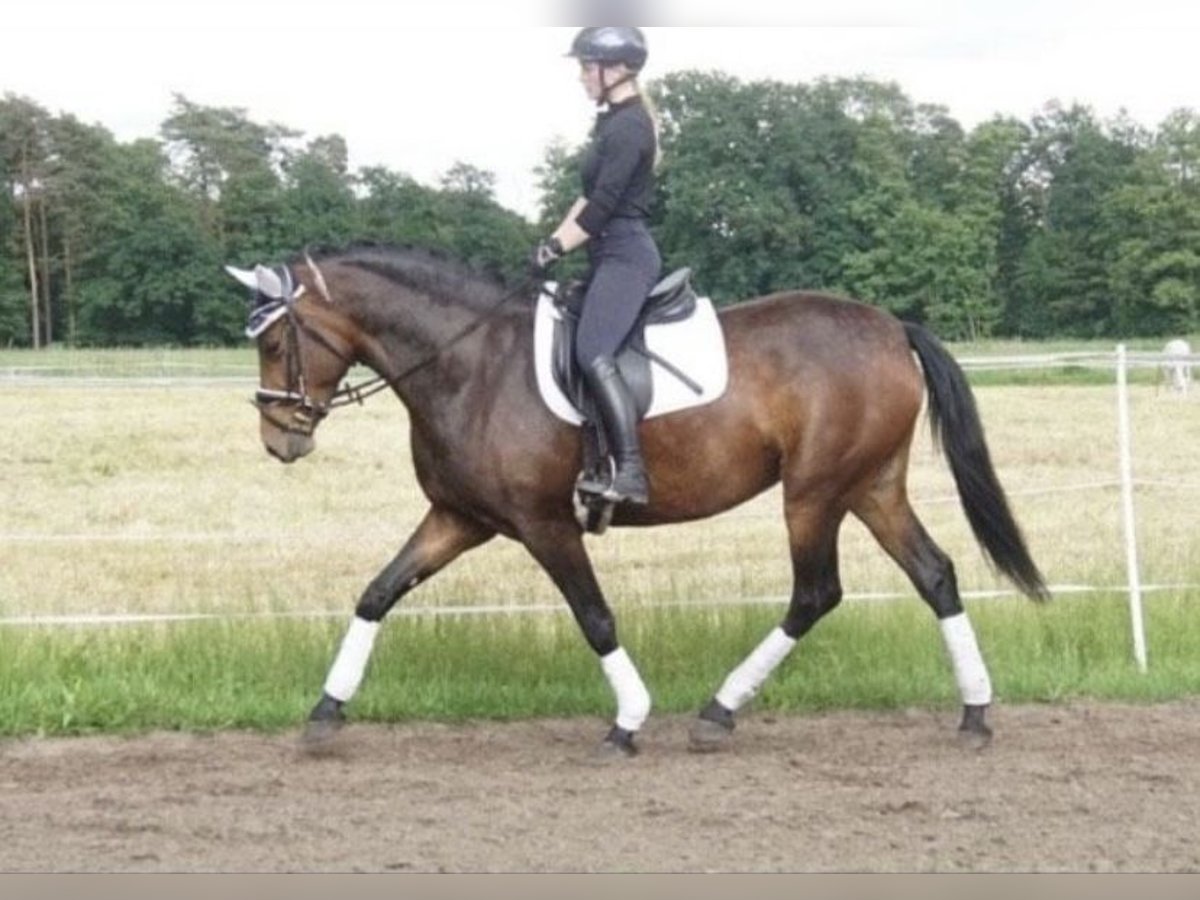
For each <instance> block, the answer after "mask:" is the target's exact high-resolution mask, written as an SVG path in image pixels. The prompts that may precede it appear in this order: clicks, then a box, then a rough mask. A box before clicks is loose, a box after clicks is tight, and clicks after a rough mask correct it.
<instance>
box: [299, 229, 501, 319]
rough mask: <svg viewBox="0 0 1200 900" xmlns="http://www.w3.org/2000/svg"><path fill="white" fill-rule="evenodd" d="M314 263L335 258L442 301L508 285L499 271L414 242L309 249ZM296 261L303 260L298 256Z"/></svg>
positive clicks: (488, 293) (488, 294)
mask: <svg viewBox="0 0 1200 900" xmlns="http://www.w3.org/2000/svg"><path fill="white" fill-rule="evenodd" d="M308 254H309V256H310V257H311V258H312V260H313V262H315V263H318V264H319V263H321V262H323V261H336V262H338V263H340V264H342V265H349V266H354V267H356V268H359V269H363V270H364V271H367V272H372V273H374V274H376V275H378V276H380V277H382V278H385V279H387V280H388V281H391V282H394V283H395V284H398V285H400V286H402V287H405V288H408V289H409V290H413V291H418V292H420V293H422V294H426V295H428V296H430V297H432V298H434V299H435V300H437V301H439V302H445V303H452V304H455V305H457V304H460V303H462V302H463V301H464V300H465V301H467V302H468V303H470V302H472V301H476V302H487V301H491V300H494V299H495V298H496V297H497V296H498V295H499V294H501V293H502V292H503V291H505V290H506V289H507V288H508V284H507V282H506V281H505V279H504V277H503V275H501V274H500V272H499V270H497V269H494V268H490V267H489V268H488V269H486V270H482V271H481V270H480V269H478V268H476V267H475V266H473V265H471V264H470V263H467V262H464V261H463V260H461V259H458V258H456V257H454V256H453V255H452V254H450V253H447V252H446V251H444V250H438V249H433V248H431V247H422V246H415V245H395V244H382V243H373V242H363V241H360V242H355V243H353V244H350V245H348V246H345V247H318V248H315V249H314V248H310V249H309V251H308ZM294 262H295V263H302V262H304V256H303V255H301V256H298V257H297V258H296V259H295V260H294Z"/></svg>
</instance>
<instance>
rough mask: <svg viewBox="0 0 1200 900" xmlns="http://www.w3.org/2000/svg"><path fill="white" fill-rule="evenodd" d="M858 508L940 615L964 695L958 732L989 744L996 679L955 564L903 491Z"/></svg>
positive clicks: (973, 742)
mask: <svg viewBox="0 0 1200 900" xmlns="http://www.w3.org/2000/svg"><path fill="white" fill-rule="evenodd" d="M855 514H856V515H858V517H859V518H860V519H862V521H863V523H864V524H865V525H866V526H867V528H869V529H870V530H871V533H872V534H873V535H874V536H875V538H876V540H878V541H879V543H880V544H881V545H882V546H883V548H884V549H885V550H886V551H887V552H888V555H889V556H891V557H892V558H893V559H894V560H896V562H897V563H898V564H899V565H900V568H902V569H904V571H905V574H907V575H908V577H909V579H910V580H911V581H912V583H913V586H914V587H916V589H917V593H919V594H920V595H921V599H923V600H924V601H925V602H926V603H927V604H928V605H929V607H930V609H932V610H933V613H934V615H935V616H937V619H938V626H939V628H940V630H941V633H942V640H943V642H944V643H945V645H946V651H947V653H948V654H949V656H950V662H951V665H952V667H953V669H954V678H955V681H956V682H957V684H958V690H959V694H960V696H961V697H962V703H963V717H962V724H961V725H960V726H959V734H960V736H961V737H962V738H963V740H964V742H965V743H966V744H967V745H968V746H971V747H976V748H979V747H984V746H986V745H987V744H988V743H989V742H990V741H991V739H992V730H991V728H989V727H988V725H987V722H986V721H985V714H986V712H987V709H988V707H989V706H990V705H991V702H992V681H991V678H990V676H989V675H988V670H987V666H986V664H985V663H984V661H983V655H982V654H981V653H980V652H979V643H978V641H977V640H976V639H975V629H974V628H973V627H972V626H971V620H970V619H969V618H968V616H967V612H966V610H965V609H964V608H963V605H962V598H961V597H960V596H959V593H958V579H957V577H956V576H955V574H954V564H953V563H952V562H951V560H950V558H949V557H948V556H947V555H946V554H945V553H944V552H943V551H942V549H941V548H940V547H938V545H937V544H936V543H934V541H933V538H931V537H930V536H929V535H928V534H927V533H926V531H925V529H924V527H922V525H921V522H920V520H919V519H917V516H916V513H914V512H913V510H912V507H911V506H909V504H908V501H907V499H906V498H904V497H903V496H899V495H895V496H892V497H890V498H888V500H886V501H885V502H882V503H880V502H877V501H875V500H872V501H870V502H867V503H865V504H864V505H863V506H862V508H860V509H855Z"/></svg>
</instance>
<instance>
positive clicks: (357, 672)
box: [325, 616, 379, 703]
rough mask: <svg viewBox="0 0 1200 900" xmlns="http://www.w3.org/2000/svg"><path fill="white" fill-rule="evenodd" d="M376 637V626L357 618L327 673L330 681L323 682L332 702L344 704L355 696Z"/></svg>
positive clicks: (376, 624) (377, 625)
mask: <svg viewBox="0 0 1200 900" xmlns="http://www.w3.org/2000/svg"><path fill="white" fill-rule="evenodd" d="M378 633H379V623H378V622H368V621H367V620H366V619H360V618H358V617H357V616H356V617H355V618H354V621H353V622H351V623H350V629H349V630H348V631H347V632H346V636H345V637H344V638H343V639H342V649H341V650H339V651H338V655H337V659H336V660H334V662H333V668H331V669H330V670H329V677H328V678H326V679H325V693H326V694H328V695H329V696H330V697H332V698H333V699H334V700H340V701H341V702H342V703H347V702H349V700H350V698H352V697H353V696H354V695H355V693H357V692H358V686H359V685H360V684H362V679H363V672H365V671H366V668H367V660H369V659H370V658H371V649H372V648H373V647H374V646H375V636H376V635H377V634H378Z"/></svg>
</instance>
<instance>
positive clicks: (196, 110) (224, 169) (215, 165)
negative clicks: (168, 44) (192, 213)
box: [161, 94, 298, 261]
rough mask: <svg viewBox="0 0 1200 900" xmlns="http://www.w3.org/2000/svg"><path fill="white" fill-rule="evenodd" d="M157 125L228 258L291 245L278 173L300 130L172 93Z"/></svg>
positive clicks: (180, 178) (263, 255) (269, 254)
mask: <svg viewBox="0 0 1200 900" xmlns="http://www.w3.org/2000/svg"><path fill="white" fill-rule="evenodd" d="M161 133H162V137H163V139H164V140H165V142H166V150H167V153H168V155H169V158H170V161H171V171H172V172H173V174H174V177H175V179H176V181H177V183H178V184H179V185H181V186H182V187H183V188H184V189H185V190H187V191H188V193H189V194H190V195H191V196H192V197H193V198H194V200H195V202H196V203H197V204H198V207H199V210H200V213H201V216H202V221H203V223H204V225H205V227H206V229H207V230H208V232H209V234H210V235H212V236H213V237H214V238H215V239H216V240H217V242H218V243H219V244H220V246H221V248H222V251H223V254H224V256H225V258H226V259H230V260H243V261H244V260H254V259H270V258H275V257H279V256H282V255H284V254H285V253H287V252H288V251H289V250H290V249H292V248H291V247H290V246H289V242H288V235H287V225H288V217H287V206H286V199H285V196H284V188H283V177H282V173H283V170H284V168H285V167H286V165H287V162H288V161H289V159H290V158H291V156H292V153H293V151H292V149H291V148H290V146H289V143H288V142H289V141H291V140H292V139H294V138H296V137H297V136H298V133H297V132H295V131H293V130H291V129H288V128H285V127H283V126H280V125H259V124H257V123H255V122H252V121H250V119H249V118H248V117H247V115H246V111H245V110H244V109H239V108H219V107H206V106H200V105H198V104H195V103H192V102H191V101H189V100H188V99H187V98H186V97H184V96H182V95H180V94H176V95H175V101H174V106H173V108H172V111H171V114H170V116H169V117H168V118H167V119H166V121H164V122H163V125H162V128H161Z"/></svg>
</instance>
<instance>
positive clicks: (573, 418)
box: [533, 284, 729, 425]
mask: <svg viewBox="0 0 1200 900" xmlns="http://www.w3.org/2000/svg"><path fill="white" fill-rule="evenodd" d="M554 288H555V285H553V284H548V285H546V291H547V292H548V293H549V296H548V295H547V294H545V293H543V295H542V296H541V297H540V298H539V300H538V307H537V317H536V319H535V322H534V328H533V353H534V368H535V370H536V372H537V383H538V389H539V390H540V391H541V394H542V399H543V400H544V401H545V402H546V405H547V406H548V407H549V408H550V410H551V411H552V412H553V413H554V414H555V415H556V416H558V417H559V418H560V419H562V420H563V421H564V422H570V423H571V424H572V425H582V424H583V422H584V417H583V415H582V414H581V413H580V412H579V410H577V409H576V408H575V405H574V404H573V403H571V401H569V400H568V399H567V398H566V396H565V395H564V394H563V392H562V390H561V389H560V388H559V386H558V383H557V382H556V381H555V380H554V370H553V361H552V359H551V356H552V344H553V341H554V324H555V322H557V321H558V320H559V318H560V314H559V312H558V310H557V309H555V307H554V302H553V301H552V300H551V299H550V296H553V293H554ZM646 347H647V349H649V350H650V351H651V352H652V353H655V354H657V355H658V356H661V357H662V358H663V359H665V360H667V361H668V362H669V363H670V364H671V365H673V366H674V367H675V368H677V369H678V370H679V371H680V372H683V373H684V374H685V375H687V377H688V378H690V379H691V380H692V381H694V382H695V383H696V384H698V385H700V387H701V388H702V391H701V393H699V394H697V393H696V392H695V391H693V390H692V389H691V387H689V386H688V385H686V384H684V383H683V382H682V381H680V380H679V378H677V377H676V376H675V375H673V374H672V373H671V372H670V371H669V370H667V369H665V368H663V367H662V366H660V365H659V364H658V363H657V362H654V361H651V363H650V371H651V380H652V382H653V385H654V394H653V400H652V402H651V404H650V409H649V411H648V412H647V413H646V418H647V419H653V418H655V417H656V416H665V415H666V414H667V413H673V412H679V411H680V410H683V409H690V408H692V407H694V406H703V405H704V404H706V403H712V402H713V401H714V400H717V399H719V398H720V397H721V395H722V394H724V393H725V388H726V387H727V386H728V384H729V360H728V359H727V357H726V355H725V335H724V333H723V332H722V331H721V322H720V320H719V319H718V318H717V311H716V309H714V308H713V305H712V301H711V300H709V299H708V298H707V297H700V298H697V301H696V313H695V315H693V316H691V317H690V318H688V319H686V320H685V321H682V322H670V323H667V324H665V325H651V326H649V327H647V328H646Z"/></svg>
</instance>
